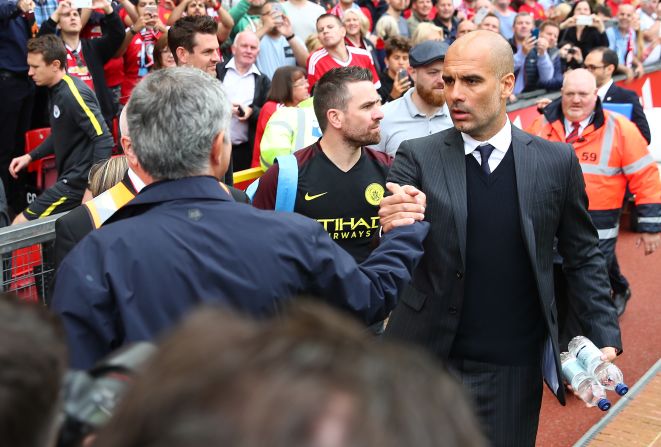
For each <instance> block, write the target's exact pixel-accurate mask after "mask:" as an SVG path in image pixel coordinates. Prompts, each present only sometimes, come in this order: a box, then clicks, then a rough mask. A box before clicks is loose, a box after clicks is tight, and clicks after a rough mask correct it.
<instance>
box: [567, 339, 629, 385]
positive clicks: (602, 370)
mask: <svg viewBox="0 0 661 447" xmlns="http://www.w3.org/2000/svg"><path fill="white" fill-rule="evenodd" d="M569 352H570V353H571V354H572V355H573V356H575V357H576V358H577V359H578V361H579V363H580V364H581V365H582V366H583V368H585V370H586V371H587V372H588V374H590V375H591V376H593V377H595V378H596V379H597V380H598V381H599V383H601V384H602V385H603V386H604V388H606V389H607V390H614V391H615V392H616V393H617V394H619V395H620V396H624V395H625V394H627V392H628V391H629V387H628V386H626V385H625V383H624V376H623V374H622V371H620V368H618V367H617V366H615V365H614V364H613V363H611V362H608V361H605V360H602V359H601V356H602V355H603V353H602V352H601V350H600V349H599V348H597V347H596V346H595V345H594V343H592V342H591V341H590V340H589V339H588V338H587V337H583V336H582V335H579V336H578V337H574V338H572V340H571V341H570V342H569Z"/></svg>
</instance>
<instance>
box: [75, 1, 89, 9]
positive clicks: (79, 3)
mask: <svg viewBox="0 0 661 447" xmlns="http://www.w3.org/2000/svg"><path fill="white" fill-rule="evenodd" d="M71 7H72V8H73V9H81V8H91V7H92V0H71Z"/></svg>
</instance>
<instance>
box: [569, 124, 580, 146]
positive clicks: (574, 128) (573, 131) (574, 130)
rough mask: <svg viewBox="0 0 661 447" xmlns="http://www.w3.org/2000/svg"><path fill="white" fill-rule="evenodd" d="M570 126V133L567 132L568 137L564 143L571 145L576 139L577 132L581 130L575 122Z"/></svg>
mask: <svg viewBox="0 0 661 447" xmlns="http://www.w3.org/2000/svg"><path fill="white" fill-rule="evenodd" d="M571 125H572V128H571V132H569V135H567V138H565V142H566V143H569V144H571V143H573V142H574V141H576V140H577V139H578V130H579V129H580V128H581V123H578V122H576V121H574V122H573V123H571Z"/></svg>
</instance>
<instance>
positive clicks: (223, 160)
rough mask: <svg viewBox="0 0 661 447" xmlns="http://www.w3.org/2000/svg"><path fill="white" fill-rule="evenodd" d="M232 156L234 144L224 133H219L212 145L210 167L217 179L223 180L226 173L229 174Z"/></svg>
mask: <svg viewBox="0 0 661 447" xmlns="http://www.w3.org/2000/svg"><path fill="white" fill-rule="evenodd" d="M231 155H232V144H231V143H230V141H229V138H228V137H227V138H226V134H225V132H224V131H220V132H218V134H217V135H216V137H215V138H214V139H213V142H212V143H211V151H210V153H209V166H210V168H211V170H212V171H213V175H214V176H215V177H216V178H218V179H222V178H223V177H224V176H225V172H227V168H228V167H229V164H230V157H231Z"/></svg>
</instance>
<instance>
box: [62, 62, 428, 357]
mask: <svg viewBox="0 0 661 447" xmlns="http://www.w3.org/2000/svg"><path fill="white" fill-rule="evenodd" d="M191 85H195V86H196V88H195V89H191V88H190V86H191ZM166 105H167V106H166ZM127 113H128V124H129V129H131V141H130V142H129V150H127V151H126V152H127V157H128V160H129V163H131V164H132V165H133V166H135V167H134V169H133V170H134V171H135V173H136V174H137V175H138V176H139V177H140V178H141V179H142V180H143V181H144V182H145V184H146V185H147V186H146V187H145V188H144V189H143V190H142V191H141V192H140V194H138V195H137V196H136V197H135V199H133V200H132V201H131V202H129V203H128V204H127V205H125V206H124V207H122V208H121V209H120V210H118V211H117V212H116V213H115V214H114V215H113V216H112V217H111V218H110V219H108V220H107V221H106V223H105V225H104V226H103V227H102V228H100V229H99V230H98V231H94V232H92V233H90V234H89V235H88V236H87V237H86V238H85V239H84V240H82V241H81V242H80V244H78V246H77V247H76V248H75V249H74V250H73V251H72V252H71V253H70V255H69V256H68V257H67V258H66V259H65V260H64V262H63V263H62V264H61V266H60V269H59V271H58V273H57V277H56V281H55V290H54V296H53V304H52V307H53V309H54V310H55V311H56V312H57V313H59V314H61V315H62V317H63V320H64V323H65V327H66V329H67V334H68V341H69V346H70V349H71V363H72V366H74V367H76V368H87V367H89V366H90V365H92V364H93V363H94V362H95V361H96V360H98V359H99V358H101V357H103V356H104V355H105V354H107V353H108V352H110V351H111V350H113V349H115V348H117V347H118V346H120V345H122V344H124V343H127V342H131V341H138V340H149V339H152V338H153V337H155V336H157V335H159V334H160V333H161V332H162V331H163V330H165V329H167V328H169V327H171V326H172V325H173V324H174V323H175V322H176V321H178V320H179V319H180V318H181V317H182V316H183V315H185V314H186V313H187V312H189V310H190V309H191V308H193V307H194V306H195V305H197V304H200V303H204V302H217V303H219V304H221V305H223V306H227V307H230V308H233V309H235V310H237V311H240V312H244V313H247V314H250V315H254V316H263V315H268V314H272V313H274V312H275V311H276V310H277V308H278V306H279V304H280V303H282V302H284V301H285V300H287V299H288V298H290V297H292V296H296V295H297V294H299V293H301V292H307V293H311V294H318V295H321V296H324V297H326V299H327V301H328V302H329V303H330V304H333V305H334V306H336V307H339V308H342V309H345V310H348V311H350V312H351V313H353V314H355V315H356V316H358V317H360V318H361V319H363V320H365V321H366V322H369V323H371V322H374V321H377V320H379V319H384V318H385V317H386V316H387V315H388V313H389V312H390V310H391V309H392V308H393V307H394V306H395V304H396V302H397V291H398V289H399V288H400V287H402V286H403V285H404V284H405V283H407V282H408V281H409V279H410V272H411V270H412V269H413V268H414V267H415V265H416V264H417V261H418V259H419V258H420V257H421V255H422V241H423V239H424V238H425V236H426V234H427V229H428V224H427V223H424V222H420V223H414V224H413V225H406V224H411V223H413V222H414V221H415V220H422V219H423V218H424V214H423V212H424V209H423V206H424V203H422V204H421V205H416V204H415V202H416V201H420V194H418V195H417V196H416V197H412V196H413V194H415V193H414V192H413V191H411V189H412V188H406V187H405V188H404V190H406V191H405V192H399V194H402V195H406V196H407V197H406V198H403V199H404V200H407V201H408V202H409V203H407V205H408V206H409V207H407V211H413V213H411V214H406V213H405V215H402V218H401V219H399V221H398V223H397V224H398V225H399V226H400V227H401V228H395V229H394V230H392V231H390V232H388V233H387V234H385V235H384V237H383V238H382V240H381V244H380V246H379V248H377V249H376V250H375V251H374V252H372V254H371V256H370V257H369V258H367V259H366V260H365V261H364V262H363V263H362V264H360V265H357V264H356V263H355V261H354V260H353V258H351V256H350V255H349V254H347V253H346V252H345V251H343V250H342V249H341V248H339V247H338V246H337V245H336V244H335V243H334V242H333V241H332V240H331V239H330V237H329V236H328V234H327V233H326V232H325V231H324V229H323V227H322V226H321V225H319V224H318V223H317V222H315V221H313V220H310V219H308V218H305V217H303V216H300V215H297V214H294V213H286V214H285V213H282V214H277V215H276V214H274V213H272V212H267V211H261V210H257V209H255V208H252V207H248V206H243V205H239V204H236V203H235V202H234V201H232V200H231V199H230V196H229V193H227V191H225V190H223V189H222V188H219V186H218V185H219V183H218V179H219V178H220V177H221V176H222V175H223V174H224V173H225V169H226V168H227V164H228V161H229V156H230V142H229V138H228V127H229V121H230V117H231V114H232V112H231V105H230V103H229V101H228V99H227V96H226V94H225V91H224V89H223V87H222V85H221V84H220V82H218V81H217V80H216V79H213V78H211V77H210V76H208V75H207V74H205V73H203V72H201V71H200V70H197V69H192V68H185V67H178V68H172V69H168V70H160V71H157V72H155V73H153V74H151V75H149V76H147V77H146V78H144V79H143V80H142V81H141V82H140V84H138V86H137V87H136V88H135V90H134V91H133V94H132V96H131V101H130V102H129V105H128V110H127ZM171 123H178V125H177V126H172V125H171ZM408 191H411V194H410V195H409V194H408ZM421 202H424V200H422V201H421ZM257 259H258V261H256V260H257Z"/></svg>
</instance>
